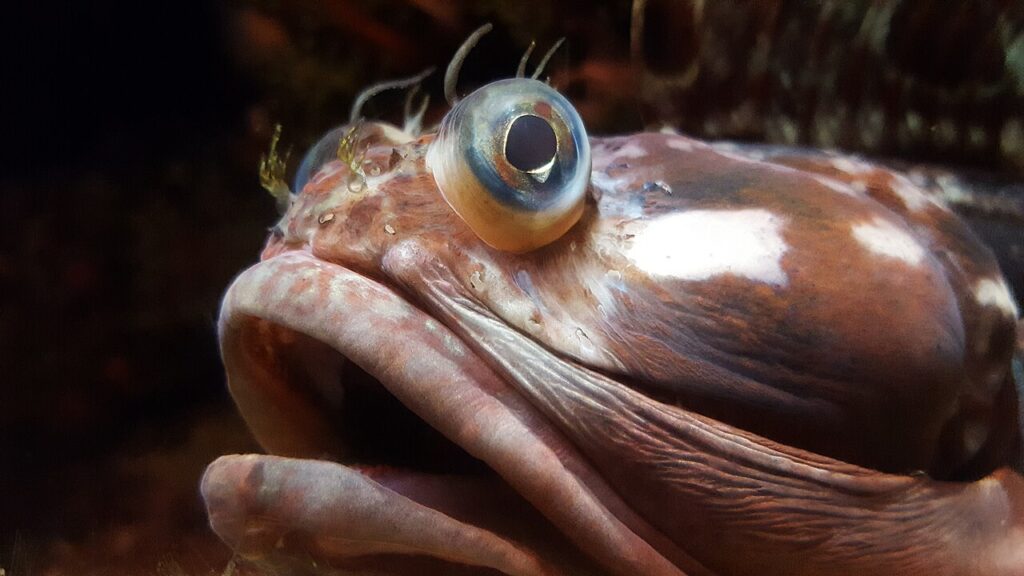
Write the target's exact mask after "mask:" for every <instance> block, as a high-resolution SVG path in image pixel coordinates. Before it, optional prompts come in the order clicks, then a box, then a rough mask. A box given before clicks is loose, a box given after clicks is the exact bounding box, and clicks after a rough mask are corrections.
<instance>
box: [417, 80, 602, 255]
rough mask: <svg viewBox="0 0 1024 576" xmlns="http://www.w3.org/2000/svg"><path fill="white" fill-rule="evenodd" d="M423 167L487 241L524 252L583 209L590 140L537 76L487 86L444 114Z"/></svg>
mask: <svg viewBox="0 0 1024 576" xmlns="http://www.w3.org/2000/svg"><path fill="white" fill-rule="evenodd" d="M427 166H428V167H429V169H430V170H431V172H432V173H433V176H434V180H435V182H436V183H437V187H438V189H439V190H440V192H441V194H442V196H444V198H445V200H446V201H447V202H448V204H449V205H450V206H451V207H452V209H453V210H454V211H455V212H456V213H457V214H458V215H459V217H461V218H462V220H463V221H464V222H465V223H466V225H468V226H469V228H470V229H472V230H473V232H474V233H475V234H476V235H477V236H478V237H479V238H480V239H481V240H483V241H484V242H485V243H487V244H488V245H490V246H492V247H494V248H497V249H499V250H505V251H508V252H527V251H529V250H533V249H536V248H540V247H541V246H544V245H547V244H550V243H551V242H554V241H555V240H557V239H558V238H560V237H562V236H563V235H564V234H565V233H566V232H567V231H568V230H569V229H570V228H572V226H573V225H574V224H576V222H577V221H578V220H579V218H580V215H581V214H582V213H583V205H584V199H585V194H586V190H587V185H588V183H589V182H590V167H591V166H590V142H589V140H588V139H587V132H586V128H584V126H583V121H582V120H580V117H579V114H577V113H576V110H575V109H574V108H573V107H572V105H571V104H570V103H569V101H568V100H566V99H565V97H563V96H562V95H561V94H559V93H558V92H556V91H555V90H554V89H552V88H551V87H550V86H548V85H547V84H545V83H543V82H539V81H537V80H530V79H525V78H515V79H509V80H501V81H498V82H494V83H491V84H488V85H486V86H484V87H482V88H480V89H478V90H477V91H475V92H473V93H472V94H470V95H469V96H467V97H465V98H464V99H462V100H460V101H459V102H458V104H456V105H455V107H454V108H452V110H451V111H450V112H448V114H447V115H446V116H445V117H444V120H442V122H441V127H440V129H439V130H438V134H437V136H436V137H435V139H434V141H433V142H432V143H431V144H430V149H429V150H428V152H427Z"/></svg>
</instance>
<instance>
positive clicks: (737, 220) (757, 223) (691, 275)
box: [626, 209, 788, 286]
mask: <svg viewBox="0 0 1024 576" xmlns="http://www.w3.org/2000/svg"><path fill="white" fill-rule="evenodd" d="M782 225H783V222H782V219H781V218H779V217H778V216H776V215H774V214H772V213H771V212H769V211H767V210H761V209H750V210H690V211H687V212H677V213H674V214H668V215H666V216H661V217H659V218H656V219H654V220H651V221H650V222H648V223H646V225H645V226H644V227H643V228H640V229H639V231H638V232H637V234H636V237H635V238H634V239H633V244H632V246H630V247H629V249H628V250H627V253H626V256H627V257H628V258H629V259H630V260H632V262H633V264H634V265H636V267H637V268H640V269H641V270H643V271H644V272H647V273H648V274H652V275H655V276H671V277H673V278H678V279H680V280H707V279H708V278H712V277H714V276H718V275H721V274H731V275H733V276H741V277H743V278H748V279H750V280H754V281H757V282H765V283H767V284H775V285H777V286H784V285H785V284H786V283H787V281H788V278H787V277H786V273H785V272H784V271H783V270H782V256H783V254H785V253H786V250H787V249H788V247H787V246H786V243H785V241H784V240H783V239H782V235H781V231H782Z"/></svg>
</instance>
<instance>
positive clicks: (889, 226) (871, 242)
mask: <svg viewBox="0 0 1024 576" xmlns="http://www.w3.org/2000/svg"><path fill="white" fill-rule="evenodd" d="M853 237H854V238H856V239H857V242H860V244H861V246H863V247H865V248H867V249H868V250H869V251H871V252H874V253H875V254H878V255H880V256H885V257H886V258H895V259H896V260H902V261H903V262H906V263H907V264H910V265H912V266H916V265H917V264H920V263H921V260H922V259H924V256H925V250H924V246H921V244H920V243H919V242H918V241H917V240H915V239H914V237H913V236H911V235H910V233H909V232H907V231H906V230H904V229H903V228H900V227H899V226H897V225H895V224H893V223H892V222H889V221H888V220H884V219H882V218H879V217H877V216H876V217H875V218H874V219H873V220H871V221H870V222H862V223H860V224H855V225H854V226H853Z"/></svg>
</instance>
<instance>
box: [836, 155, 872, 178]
mask: <svg viewBox="0 0 1024 576" xmlns="http://www.w3.org/2000/svg"><path fill="white" fill-rule="evenodd" d="M832 167H833V168H835V169H836V170H839V171H840V172H846V173H847V174H866V173H868V172H871V171H872V170H874V169H875V167H874V166H872V165H871V164H868V163H867V162H862V161H860V160H857V159H855V158H847V157H844V156H840V157H837V158H833V159H832Z"/></svg>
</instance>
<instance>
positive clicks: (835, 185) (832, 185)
mask: <svg viewBox="0 0 1024 576" xmlns="http://www.w3.org/2000/svg"><path fill="white" fill-rule="evenodd" d="M812 177H813V178H814V179H815V180H817V181H818V183H819V184H821V185H822V186H825V187H826V188H829V189H830V190H832V191H834V192H839V193H840V194H845V195H847V196H853V197H855V198H859V197H860V196H861V194H858V193H857V191H856V190H854V189H853V188H852V187H851V186H850V185H848V184H845V183H843V182H840V181H839V180H836V179H835V178H829V177H828V176H819V175H817V174H815V175H814V176H812Z"/></svg>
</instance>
